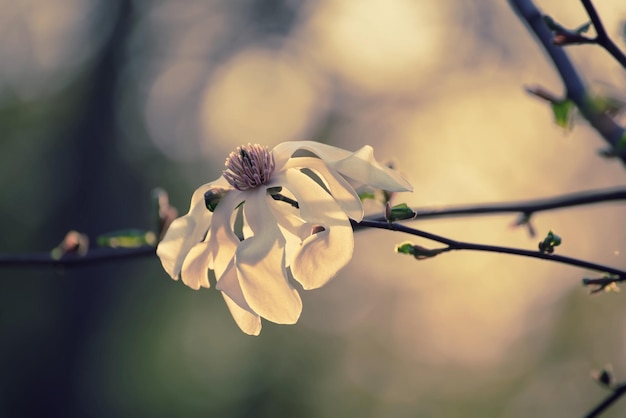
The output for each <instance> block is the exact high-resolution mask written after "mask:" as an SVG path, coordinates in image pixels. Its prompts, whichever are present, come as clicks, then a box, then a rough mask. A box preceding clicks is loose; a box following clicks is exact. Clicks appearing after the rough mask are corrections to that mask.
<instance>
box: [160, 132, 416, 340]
mask: <svg viewBox="0 0 626 418" xmlns="http://www.w3.org/2000/svg"><path fill="white" fill-rule="evenodd" d="M225 165H226V169H225V170H224V172H223V175H222V176H220V178H218V179H217V180H215V181H213V182H211V183H207V184H205V185H203V186H200V187H199V188H198V189H197V190H196V191H195V192H194V194H193V196H192V198H191V206H190V208H189V212H188V213H187V214H186V215H184V216H182V217H180V218H178V219H176V220H174V221H173V222H172V224H171V225H170V227H169V229H168V230H167V232H166V234H165V236H164V237H163V240H162V241H161V242H160V243H159V245H158V247H157V255H158V256H159V258H160V259H161V263H162V264H163V267H164V269H165V271H166V272H167V273H168V274H169V275H170V276H171V277H172V278H173V279H174V280H178V277H179V276H180V277H181V278H182V281H183V283H185V284H186V285H187V286H189V287H191V288H192V289H196V290H197V289H200V288H201V287H207V288H208V287H209V286H210V285H209V280H208V271H209V270H213V272H214V273H215V277H216V288H217V289H218V290H220V291H221V292H222V295H223V297H224V300H225V301H226V304H227V306H228V308H229V310H230V312H231V314H232V316H233V318H234V320H235V322H236V323H237V325H239V327H240V328H241V329H242V330H243V331H244V332H245V333H247V334H251V335H258V334H259V333H260V331H261V317H262V318H265V319H267V320H269V321H272V322H275V323H279V324H293V323H295V322H296V321H297V320H298V318H299V316H300V313H301V311H302V301H301V299H300V295H299V294H298V292H297V290H296V289H295V288H294V287H293V286H292V285H291V283H290V278H293V279H294V280H295V281H297V282H299V283H300V284H301V285H302V287H303V288H304V289H315V288H318V287H321V286H323V285H324V284H326V283H328V281H329V280H331V279H332V278H333V277H334V276H335V275H336V274H337V272H338V271H339V270H341V269H342V268H343V267H344V266H345V265H346V264H347V263H348V261H350V259H351V258H352V252H353V249H354V238H353V231H352V227H351V224H350V219H354V220H355V221H360V220H361V219H362V218H363V207H362V204H361V200H360V199H359V196H358V195H357V193H356V191H355V189H354V187H355V186H356V185H359V184H361V185H369V186H372V187H375V188H379V189H384V190H389V191H408V190H411V189H412V188H411V185H410V184H409V183H408V182H407V181H406V180H405V179H404V178H402V177H401V176H400V175H399V174H398V173H397V172H395V171H393V170H391V169H389V168H387V167H385V166H383V165H381V164H379V163H378V162H377V161H376V160H375V159H374V155H373V150H372V147H370V146H365V147H363V148H361V149H360V150H358V151H357V152H354V153H352V152H349V151H345V150H343V149H340V148H336V147H333V146H330V145H325V144H320V143H317V142H312V141H301V142H285V143H282V144H279V145H278V146H276V147H275V148H274V149H273V150H271V151H269V150H268V149H267V148H265V147H262V146H260V145H250V144H248V145H247V146H241V147H238V148H237V150H236V151H234V152H232V153H231V154H230V156H229V157H228V158H227V159H226V164H225Z"/></svg>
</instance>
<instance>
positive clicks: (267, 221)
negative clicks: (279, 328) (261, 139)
mask: <svg viewBox="0 0 626 418" xmlns="http://www.w3.org/2000/svg"><path fill="white" fill-rule="evenodd" d="M268 199H271V197H269V196H267V194H266V192H265V189H263V188H261V189H258V190H254V191H252V192H249V193H248V194H247V195H246V203H245V204H244V216H245V218H246V220H247V222H248V225H249V226H250V228H251V230H252V232H253V233H254V235H253V236H252V237H250V238H248V239H245V240H244V241H243V242H241V243H240V244H239V247H237V252H236V254H235V265H236V268H237V277H238V278H239V284H240V285H241V290H242V292H243V295H244V298H245V300H246V302H247V303H248V304H249V306H250V308H252V310H253V311H254V312H256V313H257V314H259V315H260V316H262V317H263V318H266V319H267V320H269V321H272V322H275V323H278V324H294V323H296V322H297V321H298V318H299V317H300V313H301V312H302V300H301V299H300V295H299V294H298V292H297V291H296V289H294V288H293V287H292V286H291V284H290V283H289V280H288V276H287V271H286V268H285V238H284V237H283V236H282V234H281V232H280V229H279V228H278V225H277V223H276V220H275V219H274V216H273V214H272V212H271V210H270V208H269V206H268Z"/></svg>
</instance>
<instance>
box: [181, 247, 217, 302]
mask: <svg viewBox="0 0 626 418" xmlns="http://www.w3.org/2000/svg"><path fill="white" fill-rule="evenodd" d="M210 256H211V247H210V246H209V244H208V243H207V242H206V241H203V242H199V243H198V244H196V245H194V246H193V247H192V248H191V251H189V254H187V257H185V261H183V268H182V270H181V272H180V277H181V278H182V280H183V283H185V284H186V285H187V286H189V287H190V288H192V289H194V290H198V289H200V287H206V288H209V287H211V286H210V284H209V275H208V273H209V260H210Z"/></svg>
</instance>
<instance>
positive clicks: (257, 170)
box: [223, 144, 275, 191]
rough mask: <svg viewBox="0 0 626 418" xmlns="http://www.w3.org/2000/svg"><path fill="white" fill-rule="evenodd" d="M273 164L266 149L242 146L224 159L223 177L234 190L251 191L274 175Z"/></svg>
mask: <svg viewBox="0 0 626 418" xmlns="http://www.w3.org/2000/svg"><path fill="white" fill-rule="evenodd" d="M274 164H275V163H274V156H273V155H272V153H271V152H270V151H269V150H268V149H267V147H264V146H261V145H258V144H254V145H252V144H248V145H242V146H240V147H237V149H236V150H235V151H233V152H231V153H230V155H229V156H228V158H226V163H225V164H224V165H225V166H226V170H224V171H223V175H224V178H225V179H226V181H228V183H229V184H230V185H231V186H233V187H234V188H235V189H237V190H241V191H244V190H251V189H255V188H257V187H259V186H260V185H262V184H266V183H267V182H269V180H270V178H271V177H272V174H273V173H274Z"/></svg>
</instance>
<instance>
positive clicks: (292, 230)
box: [269, 201, 313, 266]
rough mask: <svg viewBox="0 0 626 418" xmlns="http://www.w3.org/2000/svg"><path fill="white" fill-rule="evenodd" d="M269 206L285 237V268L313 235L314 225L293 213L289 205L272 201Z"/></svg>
mask: <svg viewBox="0 0 626 418" xmlns="http://www.w3.org/2000/svg"><path fill="white" fill-rule="evenodd" d="M269 204H270V208H271V209H272V212H273V214H274V217H275V218H276V221H277V222H278V226H279V228H280V231H281V233H282V234H283V236H284V237H285V266H289V265H291V261H292V260H293V257H294V255H295V254H296V252H298V251H299V250H300V246H301V244H302V241H304V240H305V239H306V238H307V237H308V236H309V235H311V228H312V227H313V225H311V224H309V223H307V222H306V221H305V220H303V219H302V218H300V217H299V216H296V215H294V214H293V213H291V211H290V206H288V203H284V202H276V201H274V202H272V201H270V202H269Z"/></svg>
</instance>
